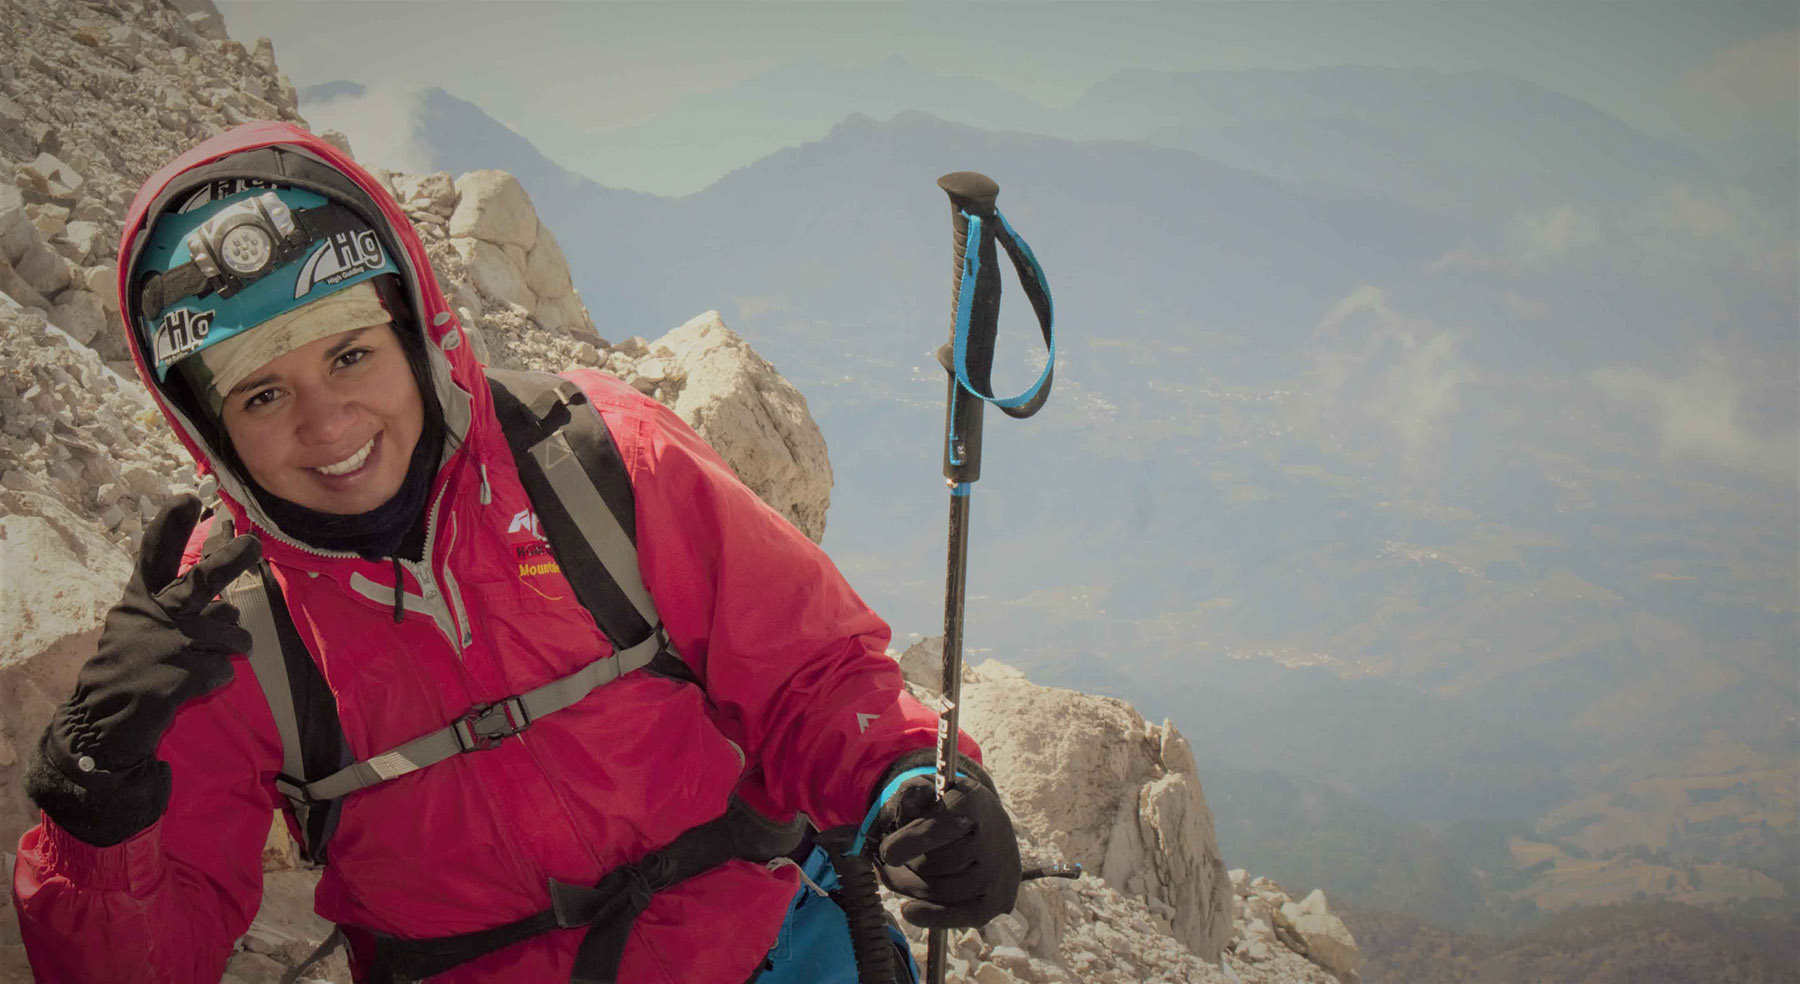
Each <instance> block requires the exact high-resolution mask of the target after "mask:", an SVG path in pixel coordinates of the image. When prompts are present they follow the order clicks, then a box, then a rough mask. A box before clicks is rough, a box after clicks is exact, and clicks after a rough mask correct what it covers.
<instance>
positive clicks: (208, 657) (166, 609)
mask: <svg viewBox="0 0 1800 984" xmlns="http://www.w3.org/2000/svg"><path fill="white" fill-rule="evenodd" d="M199 517H200V500H199V499H197V498H195V497H193V496H191V495H183V496H179V497H177V498H176V499H175V500H174V501H172V502H170V503H169V504H168V505H166V506H164V507H163V510H162V512H161V513H159V514H157V517H156V519H154V520H152V521H151V523H150V528H149V529H147V530H145V532H144V540H143V544H142V546H141V547H140V548H139V550H138V564H137V572H136V573H135V574H134V575H133V576H132V578H131V581H130V582H129V583H128V584H126V586H125V596H124V598H122V599H121V600H120V601H119V603H118V604H117V605H115V606H113V609H112V610H111V611H110V612H108V613H107V615H106V626H105V628H104V630H102V632H101V633H100V646H99V653H98V654H97V655H95V656H94V658H93V659H90V660H88V662H87V665H85V666H83V667H82V668H81V675H80V676H79V677H77V678H76V683H75V696H73V697H71V698H69V701H68V702H67V703H65V704H63V705H62V706H61V707H58V708H57V709H56V714H55V716H54V717H52V718H51V719H50V727H49V728H48V729H46V730H45V732H44V738H43V741H42V743H41V744H40V745H39V755H38V761H37V763H36V765H35V766H34V767H33V769H32V771H31V775H30V776H29V777H27V779H26V792H27V793H29V794H30V796H31V798H32V799H33V800H34V801H36V803H37V804H38V806H39V807H41V808H42V809H43V811H44V812H45V813H46V814H48V815H49V817H50V819H52V820H54V821H56V824H57V826H59V827H61V828H63V829H64V830H66V831H68V832H69V833H71V834H74V835H75V836H76V837H78V838H80V839H81V840H83V841H86V842H87V843H90V844H94V845H96V846H100V847H105V846H108V845H111V844H117V843H119V842H120V841H123V840H125V839H126V838H128V837H130V836H131V835H133V834H135V833H137V832H138V831H141V830H143V829H144V828H146V827H148V826H150V825H151V824H152V823H155V822H156V819H157V818H158V817H160V816H162V813H163V810H165V809H166V808H167V807H168V803H169V766H168V764H167V763H164V762H161V761H158V760H157V759H156V758H155V755H156V746H157V744H158V743H160V742H161V741H162V736H163V732H165V731H167V730H168V729H169V725H170V724H172V723H173V722H174V720H175V711H176V709H177V708H179V707H180V706H181V705H182V704H183V703H184V702H186V701H189V700H192V699H193V698H195V697H199V696H201V695H203V694H208V693H211V692H212V691H214V690H217V689H218V688H220V687H222V686H224V685H225V684H226V683H227V682H229V681H230V680H231V677H232V668H231V655H232V654H233V653H242V652H248V651H249V649H250V633H249V632H248V631H246V630H244V629H241V628H239V627H238V624H237V619H238V614H237V609H235V608H233V607H231V606H230V605H228V604H226V603H225V602H223V601H215V600H213V599H214V598H215V597H216V596H217V595H218V593H219V592H220V591H221V590H223V589H224V588H225V586H226V585H228V584H230V583H231V582H232V580H233V579H235V578H236V577H237V576H238V575H240V574H242V573H244V572H245V571H247V570H249V569H250V568H251V567H253V566H255V564H256V562H257V561H258V560H259V559H260V558H261V556H262V546H261V544H260V543H259V542H258V541H257V540H256V538H255V537H251V536H240V537H237V538H235V539H233V540H231V541H230V542H229V543H226V544H225V545H223V546H222V547H219V548H217V549H215V550H213V551H211V552H209V553H208V554H206V556H204V557H202V558H201V559H200V561H199V562H198V563H196V564H195V565H194V566H193V567H190V568H189V569H188V570H187V572H186V573H184V574H181V575H180V576H179V577H178V576H177V571H178V570H179V569H180V566H181V554H182V551H183V549H184V548H185V547H186V545H187V541H188V537H189V535H190V534H191V533H192V532H193V529H194V523H195V522H196V521H197V520H198V519H199Z"/></svg>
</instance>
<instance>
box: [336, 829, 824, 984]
mask: <svg viewBox="0 0 1800 984" xmlns="http://www.w3.org/2000/svg"><path fill="white" fill-rule="evenodd" d="M805 829H806V823H805V821H804V820H800V819H798V818H796V819H795V820H793V821H792V822H790V823H777V822H775V821H773V820H770V819H769V818H767V817H764V816H763V815H761V814H760V813H758V812H756V810H754V809H752V808H751V807H750V806H749V805H747V804H745V803H744V802H743V801H742V800H739V799H736V798H733V799H732V800H731V801H730V803H729V804H728V805H727V807H726V810H725V812H724V813H723V814H721V815H720V816H718V817H717V818H715V819H713V820H709V821H707V822H706V823H703V824H700V825H699V826H697V827H691V828H689V829H688V830H686V831H684V832H682V833H681V834H680V835H679V836H677V837H676V838H675V839H674V840H673V841H670V842H669V843H668V844H667V845H665V846H664V847H662V848H659V849H658V850H655V851H651V852H650V853H649V854H646V855H644V857H642V858H641V859H639V860H638V861H637V862H636V863H634V864H627V865H621V866H619V867H617V868H614V869H613V870H612V871H610V872H608V873H607V875H606V877H604V878H602V879H600V882H599V883H598V884H596V885H593V886H592V887H589V886H585V885H570V884H566V883H564V882H559V881H557V880H556V879H554V878H552V879H550V903H551V907H550V908H549V909H546V910H544V911H543V912H540V913H538V914H536V915H533V916H526V917H525V918H523V919H518V920H514V921H513V922H510V923H506V924H505V925H501V926H496V927H494V928H492V929H483V930H476V931H475V932H470V933H460V934H458V935H455V936H443V937H438V938H436V939H428V940H408V939H400V938H398V937H393V936H386V935H382V934H379V933H378V934H375V938H376V943H375V961H374V968H373V970H372V971H371V974H370V980H371V982H372V984H395V982H401V981H417V980H423V979H424V978H427V977H430V976H432V975H434V974H441V973H443V972H444V971H446V970H449V969H450V968H452V967H455V966H457V965H459V964H463V963H467V962H468V961H470V960H474V959H475V958H477V957H480V956H483V955H485V954H489V953H492V952H494V951H495V950H498V949H501V948H502V947H507V946H511V945H512V944H514V943H518V942H520V941H522V940H526V939H530V938H531V937H533V936H537V935H539V934H540V933H546V932H549V931H550V930H553V929H577V928H580V927H584V926H585V927H588V932H587V935H586V936H584V937H583V938H582V941H581V948H580V949H579V950H577V951H576V954H575V972H574V976H573V978H572V980H573V981H574V982H575V984H598V982H602V981H604V982H608V984H610V982H613V981H616V980H618V976H619V962H620V960H621V959H623V957H624V956H625V943H626V941H627V940H628V939H629V938H630V936H631V927H632V923H633V922H635V921H636V920H637V917H638V914H639V913H641V912H643V911H644V910H645V909H646V908H648V907H649V905H650V898H651V896H653V895H655V894H656V893H657V892H660V891H662V890H664V889H666V888H669V887H671V886H674V885H677V884H680V883H681V882H684V881H686V880H688V879H689V878H692V877H694V876H696V875H699V874H703V873H705V872H707V871H711V870H712V869H714V868H716V867H718V866H719V865H722V864H724V863H725V862H727V861H733V860H743V861H753V862H756V863H758V864H764V863H767V862H769V861H772V860H774V859H775V858H779V857H784V856H786V855H787V854H789V853H790V852H792V851H793V850H794V848H795V846H796V845H798V844H799V843H800V840H801V837H802V836H803V834H804V832H805Z"/></svg>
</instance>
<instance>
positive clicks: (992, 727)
mask: <svg viewBox="0 0 1800 984" xmlns="http://www.w3.org/2000/svg"><path fill="white" fill-rule="evenodd" d="M994 663H995V661H992V660H990V661H989V662H988V663H984V664H982V666H981V667H980V668H978V670H977V680H978V681H979V683H978V684H977V685H975V686H968V685H966V684H965V689H964V692H963V710H962V726H963V728H964V730H966V731H968V732H969V733H970V734H971V735H973V736H975V738H976V739H977V740H978V741H980V742H981V745H982V749H983V751H984V753H985V756H986V762H987V763H988V765H989V766H990V770H989V771H990V772H992V774H993V775H994V777H995V781H996V782H997V783H998V784H999V785H1000V789H1001V792H1002V794H1003V795H1004V797H1005V800H1006V803H1007V806H1008V808H1009V809H1010V810H1011V811H1012V813H1013V816H1014V818H1015V820H1016V821H1017V822H1018V823H1020V824H1021V825H1022V826H1025V827H1026V828H1028V829H1030V830H1031V831H1032V832H1033V833H1034V834H1035V835H1037V836H1038V837H1039V838H1040V839H1042V840H1043V841H1045V842H1047V843H1050V844H1053V845H1055V846H1056V847H1057V848H1058V849H1059V850H1060V851H1061V852H1062V854H1063V855H1064V856H1066V857H1067V858H1069V859H1070V860H1072V861H1076V862H1080V863H1081V864H1083V865H1086V866H1087V867H1088V868H1089V869H1091V870H1093V871H1095V872H1096V873H1098V874H1100V875H1101V876H1102V877H1103V878H1104V879H1105V881H1106V883H1107V884H1108V885H1110V886H1112V887H1113V888H1116V889H1118V890H1120V891H1123V892H1126V893H1127V894H1130V895H1134V896H1138V897H1141V898H1144V899H1145V900H1146V902H1147V903H1154V904H1158V905H1160V907H1161V909H1162V910H1163V911H1166V912H1172V913H1173V918H1172V919H1171V922H1172V925H1173V929H1174V932H1175V935H1176V937H1177V938H1178V939H1180V940H1182V941H1183V942H1184V943H1185V944H1187V945H1188V946H1189V947H1191V948H1192V950H1193V951H1194V952H1195V953H1196V954H1199V955H1200V956H1202V957H1204V958H1206V959H1215V958H1216V957H1217V955H1218V953H1219V951H1220V950H1221V949H1222V948H1223V947H1224V945H1225V943H1226V941H1227V940H1228V939H1229V938H1230V930H1231V882H1230V878H1229V877H1228V875H1227V873H1226V870H1225V866H1224V862H1223V861H1222V860H1221V859H1220V857H1219V849H1218V843H1217V840H1216V838H1215V836H1214V834H1213V825H1212V814H1211V812H1210V811H1209V810H1208V809H1207V806H1206V798H1205V796H1204V794H1203V793H1202V791H1201V788H1200V782H1199V779H1198V778H1197V777H1196V776H1195V775H1194V763H1193V756H1192V754H1191V753H1190V752H1188V751H1187V745H1186V742H1185V741H1184V740H1182V739H1181V737H1180V734H1179V732H1176V731H1175V729H1174V726H1173V725H1172V724H1167V723H1165V724H1164V725H1163V726H1162V727H1152V726H1150V725H1147V724H1146V723H1145V722H1144V720H1143V718H1142V717H1140V716H1139V715H1138V713H1137V712H1136V711H1135V710H1133V709H1132V708H1131V706H1130V705H1129V704H1126V703H1125V702H1123V701H1120V700H1115V699H1112V698H1107V697H1094V696H1090V695H1087V694H1080V693H1076V692H1074V691H1070V690H1058V689H1054V688H1050V687H1041V686H1038V685H1036V684H1033V683H1031V682H1030V681H1028V680H1025V679H1024V678H1023V677H1022V676H1020V675H1018V673H1017V671H1016V670H1012V669H1011V668H1010V667H1003V666H995V665H994Z"/></svg>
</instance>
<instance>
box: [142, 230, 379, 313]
mask: <svg viewBox="0 0 1800 984" xmlns="http://www.w3.org/2000/svg"><path fill="white" fill-rule="evenodd" d="M293 217H294V225H295V226H296V227H297V228H298V229H299V233H300V237H299V239H300V246H299V249H302V250H303V249H305V248H306V247H308V246H311V245H312V244H314V243H317V242H319V241H320V240H324V239H330V238H331V237H333V236H336V235H338V234H340V233H356V232H361V231H363V230H365V229H367V228H369V224H368V223H367V222H364V221H363V220H362V219H361V218H359V217H357V215H356V213H355V212H352V211H350V210H349V209H347V208H345V207H344V206H342V205H339V204H337V203H335V202H333V203H330V204H326V205H320V206H319V207H317V208H305V209H300V210H299V211H296V212H294V213H293ZM275 242H276V248H277V249H280V248H281V247H282V242H281V240H280V239H279V238H278V239H276V240H275ZM279 265H280V264H278V263H271V264H270V265H269V269H270V270H273V269H274V268H275V267H276V266H279ZM254 279H256V278H251V280H254ZM248 282H249V281H244V280H241V279H239V278H236V277H229V278H227V277H219V278H210V277H208V276H206V274H204V273H202V272H201V271H200V265H199V264H198V263H195V262H193V261H191V260H190V261H189V262H187V263H183V264H182V265H180V266H178V267H174V268H172V269H170V270H166V271H164V272H162V273H153V274H151V275H150V277H149V278H148V279H146V280H145V281H144V286H143V290H142V291H141V292H140V293H139V294H138V299H139V304H140V306H139V309H138V310H139V313H141V314H142V315H143V316H144V317H146V318H151V319H155V318H156V317H157V316H158V315H160V314H161V313H162V312H163V311H165V310H167V309H168V308H169V307H170V306H171V305H173V304H175V303H176V302H177V301H180V300H182V299H184V298H188V297H197V296H204V295H205V294H206V293H207V292H208V291H213V290H221V291H222V292H223V289H224V288H226V287H227V286H230V288H231V292H232V293H235V292H236V290H238V289H241V288H242V287H243V286H244V285H245V284H246V283H248Z"/></svg>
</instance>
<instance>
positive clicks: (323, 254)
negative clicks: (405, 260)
mask: <svg viewBox="0 0 1800 984" xmlns="http://www.w3.org/2000/svg"><path fill="white" fill-rule="evenodd" d="M382 262H383V259H382V255H381V240H380V239H379V238H378V237H377V236H376V235H375V233H374V231H373V230H370V229H364V230H362V231H360V232H340V233H337V234H335V235H333V236H332V237H331V238H330V239H327V240H325V241H324V242H321V243H320V244H319V245H318V248H317V249H314V250H313V252H312V255H311V256H308V257H307V258H306V262H305V263H304V264H303V265H301V267H300V275H299V276H298V277H296V278H294V298H295V299H296V300H298V299H299V298H302V297H305V296H306V295H307V294H309V293H311V292H312V289H313V288H314V287H317V286H319V285H320V284H337V283H342V282H344V281H345V280H348V279H349V278H351V277H354V276H356V275H357V274H359V273H362V272H363V271H364V270H373V269H375V268H376V267H379V266H381V264H382Z"/></svg>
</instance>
